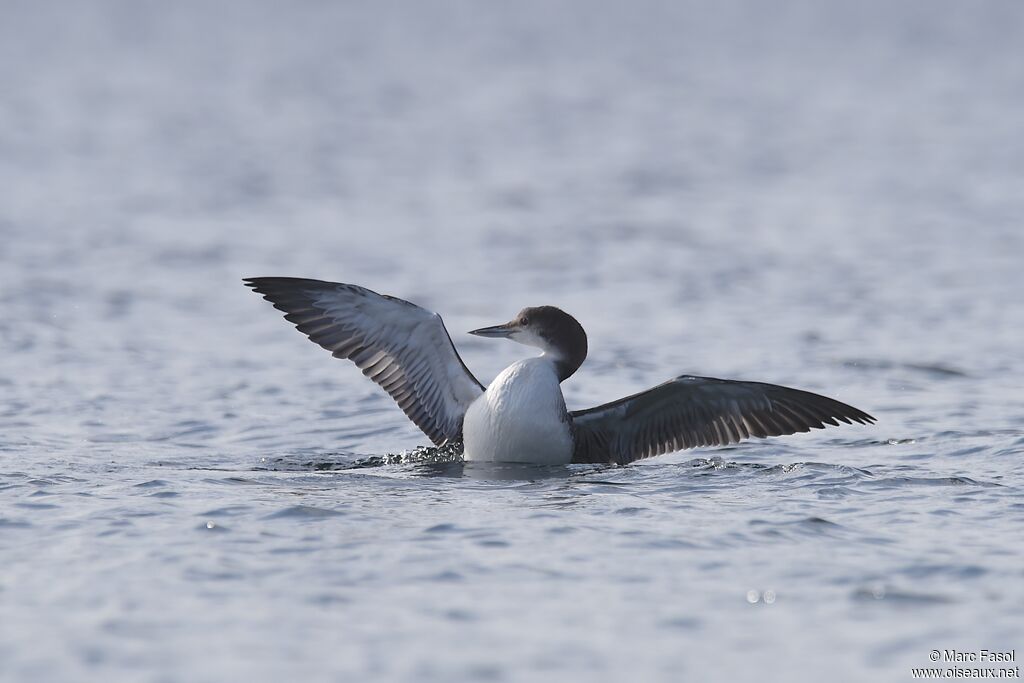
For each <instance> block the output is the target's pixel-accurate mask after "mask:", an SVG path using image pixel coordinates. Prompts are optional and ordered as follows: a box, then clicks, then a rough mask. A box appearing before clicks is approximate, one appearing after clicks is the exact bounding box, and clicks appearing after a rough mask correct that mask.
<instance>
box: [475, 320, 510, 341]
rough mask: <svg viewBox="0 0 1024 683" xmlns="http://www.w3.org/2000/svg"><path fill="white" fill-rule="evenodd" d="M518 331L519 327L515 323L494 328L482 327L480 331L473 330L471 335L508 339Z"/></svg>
mask: <svg viewBox="0 0 1024 683" xmlns="http://www.w3.org/2000/svg"><path fill="white" fill-rule="evenodd" d="M518 330H519V326H518V325H516V324H515V323H505V324H504V325H494V326H493V327H481V328H480V329H479V330H471V331H470V334H475V335H476V336H478V337H493V338H495V339H507V338H509V337H511V336H512V335H513V334H514V333H515V332H516V331H518Z"/></svg>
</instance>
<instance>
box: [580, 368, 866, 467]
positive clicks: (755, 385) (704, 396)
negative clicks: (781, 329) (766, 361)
mask: <svg viewBox="0 0 1024 683" xmlns="http://www.w3.org/2000/svg"><path fill="white" fill-rule="evenodd" d="M570 416H571V417H572V421H573V426H574V429H575V434H576V450H575V453H574V455H573V462H614V463H620V464H623V463H627V462H632V461H633V460H639V459H640V458H649V457H651V456H654V455H660V454H662V453H670V452H672V451H678V450H681V449H684V448H695V447H697V446H724V445H726V444H730V443H735V442H737V441H740V440H741V439H746V438H748V437H751V436H757V437H760V438H764V437H767V436H781V435H783V434H794V433H796V432H808V431H810V430H811V429H822V428H823V427H825V425H838V424H839V422H846V423H848V424H850V423H853V422H859V423H861V424H868V423H871V422H874V421H875V418H873V417H871V416H870V415H868V414H867V413H865V412H863V411H861V410H857V409H856V408H854V407H852V406H848V405H846V404H845V403H840V402H839V401H836V400H834V399H831V398H827V397H825V396H819V395H818V394H812V393H810V392H808V391H800V390H799V389H790V388H788V387H780V386H777V385H775V384H762V383H761V382H736V381H731V380H725V379H715V378H713V377H692V376H689V375H684V376H682V377H676V378H675V379H671V380H669V381H668V382H665V383H664V384H659V385H658V386H656V387H654V388H653V389H648V390H647V391H644V392H641V393H639V394H634V395H633V396H627V397H626V398H622V399H619V400H618V401H613V402H611V403H606V404H604V405H601V406H597V407H596V408H590V409H588V410H577V411H573V412H571V413H570Z"/></svg>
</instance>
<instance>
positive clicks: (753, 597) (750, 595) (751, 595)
mask: <svg viewBox="0 0 1024 683" xmlns="http://www.w3.org/2000/svg"><path fill="white" fill-rule="evenodd" d="M760 599H761V594H760V593H758V592H757V591H756V590H754V589H750V590H748V591H747V602H749V603H750V604H751V605H753V604H756V603H757V601H758V600H760Z"/></svg>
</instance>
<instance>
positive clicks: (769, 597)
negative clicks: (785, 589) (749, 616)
mask: <svg viewBox="0 0 1024 683" xmlns="http://www.w3.org/2000/svg"><path fill="white" fill-rule="evenodd" d="M774 602H775V591H773V590H766V591H765V592H764V604H766V605H771V604H772V603H774Z"/></svg>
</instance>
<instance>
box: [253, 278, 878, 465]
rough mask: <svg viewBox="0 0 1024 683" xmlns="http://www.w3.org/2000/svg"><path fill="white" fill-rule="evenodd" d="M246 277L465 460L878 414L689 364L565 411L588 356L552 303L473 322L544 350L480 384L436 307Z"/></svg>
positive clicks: (660, 443)
mask: <svg viewBox="0 0 1024 683" xmlns="http://www.w3.org/2000/svg"><path fill="white" fill-rule="evenodd" d="M243 282H244V283H245V284H246V285H247V286H248V287H251V288H252V289H253V290H255V291H256V292H257V293H259V294H262V295H263V298H264V299H266V300H268V301H270V302H271V303H272V304H273V305H274V307H275V308H277V309H279V310H281V311H284V313H285V316H284V317H285V319H287V320H288V321H290V322H292V323H293V324H294V325H295V326H296V327H297V328H298V329H299V331H301V332H303V333H304V334H305V335H306V336H307V337H309V339H310V340H311V341H313V342H314V343H316V344H319V345H320V346H322V347H323V348H325V349H327V350H328V351H330V352H331V353H332V355H334V357H335V358H346V359H348V360H351V361H353V362H354V363H355V364H356V365H357V366H358V367H359V369H360V370H362V371H363V374H364V375H366V376H367V377H369V378H370V379H371V380H373V381H374V382H376V383H377V384H378V385H380V387H381V388H383V389H384V391H386V392H387V393H388V394H390V396H391V397H392V398H393V399H394V400H395V401H396V402H397V403H398V405H399V407H401V409H402V410H403V411H404V412H405V414H406V415H407V416H408V417H409V419H410V420H412V421H413V422H414V423H415V424H416V426H417V427H419V428H420V429H421V430H423V432H424V433H425V434H426V435H427V437H429V438H430V440H431V441H432V442H433V443H434V444H435V445H436V446H446V445H450V444H458V443H459V442H460V441H461V442H462V445H463V449H464V450H463V452H464V459H465V460H467V461H490V462H516V463H530V464H539V465H564V464H569V463H609V464H626V463H629V462H633V461H635V460H639V459H641V458H648V457H652V456H655V455H660V454H663V453H669V452H672V451H677V450H681V449H686V448H695V447H700V446H722V445H727V444H731V443H736V442H738V441H740V440H742V439H746V438H749V437H751V436H756V437H760V438H765V437H769V436H781V435H784V434H794V433H796V432H808V431H810V430H811V429H822V428H824V427H825V426H826V425H834V426H835V425H838V424H839V422H844V423H847V424H852V423H854V422H856V423H860V424H870V423H873V422H874V421H875V418H873V417H872V416H871V415H868V414H867V413H865V412H863V411H861V410H858V409H857V408H854V407H852V406H849V405H846V404H845V403H840V402H839V401H836V400H834V399H831V398H827V397H825V396H820V395H818V394H812V393H810V392H807V391H801V390H799V389H790V388H788V387H783V386H777V385H774V384H763V383H761V382H744V381H736V380H724V379H715V378H713V377H697V376H693V375H681V376H679V377H676V378H674V379H670V380H669V381H667V382H665V383H663V384H660V385H658V386H656V387H654V388H652V389H648V390H647V391H642V392H640V393H638V394H633V395H632V396H627V397H625V398H621V399H619V400H617V401H612V402H611V403H606V404H604V405H600V406H597V407H594V408H588V409H586V410H573V411H570V410H568V409H567V408H566V406H565V399H564V398H563V396H562V390H561V387H560V384H561V383H562V382H564V381H565V380H566V379H568V378H569V377H571V376H572V375H573V373H575V372H576V370H578V369H579V367H580V365H581V364H582V363H583V361H584V359H585V358H586V357H587V334H586V332H585V331H584V330H583V327H582V326H581V325H580V324H579V322H577V321H576V319H575V318H573V317H572V316H571V315H569V314H568V313H565V312H564V311H562V310H560V309H558V308H555V307H554V306H537V307H532V308H524V309H523V310H522V311H520V312H519V314H518V315H516V317H515V318H513V319H512V320H511V321H510V322H507V323H504V324H501V325H494V326H492V327H483V328H480V329H477V330H473V331H472V332H470V334H474V335H477V336H480V337H491V338H500V339H511V340H512V341H515V342H519V343H520V344H525V345H527V346H533V347H536V348H539V349H540V350H541V351H542V353H541V355H540V356H537V357H533V358H527V359H525V360H520V361H517V362H515V363H513V364H512V365H510V366H509V367H507V368H506V369H505V370H504V371H502V372H501V374H499V375H498V376H497V377H496V378H495V379H494V381H493V382H491V384H490V385H489V386H487V387H484V386H483V385H482V384H480V382H479V381H477V379H476V377H474V376H473V373H471V372H470V371H469V369H468V368H467V367H466V365H465V363H463V362H462V359H461V358H460V357H459V354H458V352H457V351H456V350H455V346H454V344H453V343H452V340H451V337H450V336H449V334H448V331H447V330H446V329H445V326H444V323H443V322H442V321H441V317H440V316H439V315H438V314H436V313H433V312H431V311H428V310H426V309H424V308H420V307H419V306H417V305H415V304H412V303H410V302H408V301H404V300H402V299H398V298H395V297H392V296H386V295H381V294H378V293H376V292H373V291H371V290H369V289H366V288H364V287H360V286H358V285H350V284H342V283H337V282H324V281H321V280H309V279H304V278H290V277H254V278H245V279H244V280H243Z"/></svg>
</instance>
